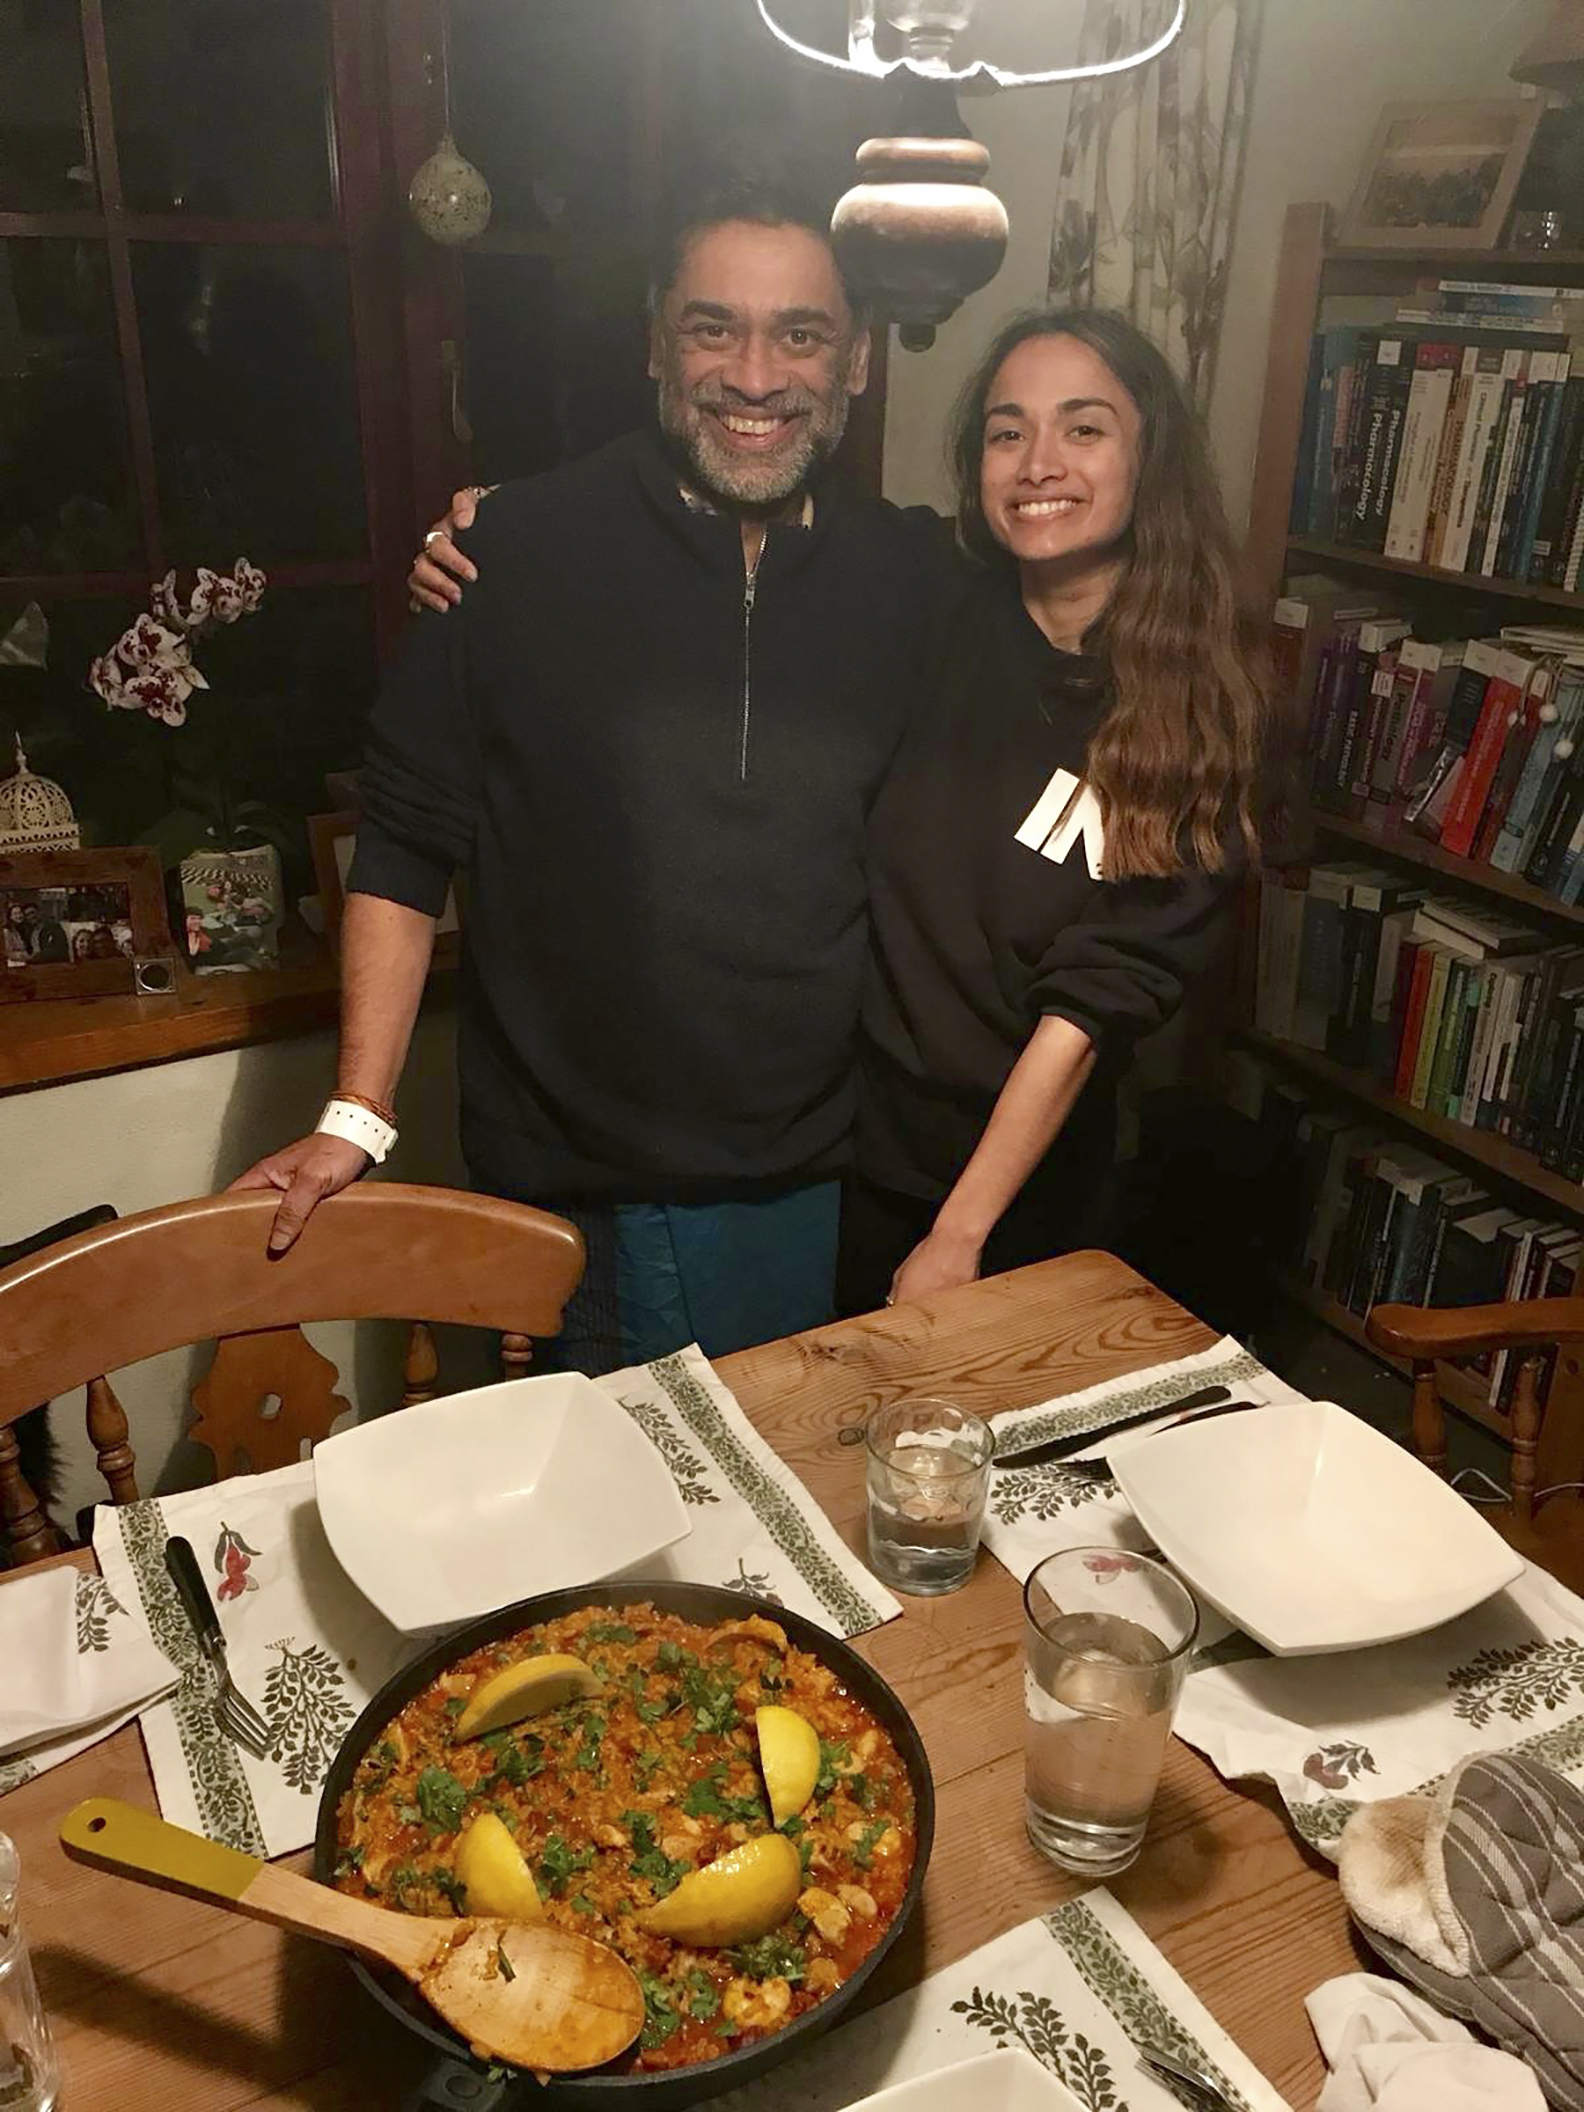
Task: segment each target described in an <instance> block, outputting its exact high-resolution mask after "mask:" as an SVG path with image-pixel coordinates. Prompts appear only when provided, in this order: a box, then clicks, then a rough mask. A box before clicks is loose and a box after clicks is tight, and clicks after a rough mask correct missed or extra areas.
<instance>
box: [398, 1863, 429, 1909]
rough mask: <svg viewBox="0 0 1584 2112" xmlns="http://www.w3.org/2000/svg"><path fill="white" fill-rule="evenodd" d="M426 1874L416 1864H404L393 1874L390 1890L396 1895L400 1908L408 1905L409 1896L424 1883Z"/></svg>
mask: <svg viewBox="0 0 1584 2112" xmlns="http://www.w3.org/2000/svg"><path fill="white" fill-rule="evenodd" d="M424 1881H425V1880H424V1873H423V1872H422V1871H421V1870H420V1869H419V1868H418V1865H417V1864H416V1863H402V1864H400V1865H399V1866H398V1868H396V1869H395V1870H393V1871H392V1872H391V1879H390V1888H391V1890H392V1892H393V1893H394V1894H395V1895H396V1901H397V1904H398V1905H399V1906H403V1907H405V1906H406V1904H407V1894H408V1893H409V1892H411V1891H413V1890H414V1889H415V1887H417V1886H418V1885H421V1884H423V1883H424Z"/></svg>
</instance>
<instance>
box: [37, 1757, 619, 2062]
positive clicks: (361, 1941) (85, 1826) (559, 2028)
mask: <svg viewBox="0 0 1584 2112" xmlns="http://www.w3.org/2000/svg"><path fill="white" fill-rule="evenodd" d="M60 1840H61V1846H62V1847H63V1848H64V1849H65V1851H66V1853H67V1854H68V1855H69V1856H70V1857H71V1859H72V1861H73V1862H77V1863H87V1864H88V1865H89V1866H90V1867H91V1868H93V1869H95V1870H108V1871H110V1872H111V1873H112V1875H114V1876H116V1877H129V1878H131V1879H132V1880H133V1881H134V1882H135V1883H137V1884H143V1885H153V1886H156V1887H157V1888H158V1889H159V1890H160V1891H162V1892H181V1893H185V1894H186V1895H187V1897H188V1898H190V1899H203V1900H209V1901H212V1902H213V1903H214V1904H215V1905H216V1906H221V1907H230V1908H231V1909H233V1911H234V1912H236V1913H238V1914H250V1915H252V1916H253V1917H254V1918H255V1919H256V1920H258V1921H268V1922H272V1923H273V1924H274V1926H275V1927H276V1928H278V1929H290V1930H292V1931H294V1932H295V1933H296V1934H297V1935H299V1936H314V1937H317V1938H318V1940H319V1941H320V1942H321V1943H333V1944H337V1945H339V1946H340V1947H341V1948H342V1949H343V1950H349V1951H361V1952H362V1953H363V1955H364V1956H365V1957H367V1958H378V1959H381V1960H383V1961H384V1963H385V1964H387V1965H393V1966H394V1967H395V1968H396V1970H397V1972H399V1973H404V1974H405V1975H406V1977H407V1978H408V1979H409V1980H410V1981H411V1982H412V1984H413V1986H414V1987H416V1988H417V1990H418V1992H419V1993H420V1994H421V1995H422V1996H423V1997H424V1999H425V2000H426V2001H427V2002H428V2003H430V2005H431V2006H432V2007H433V2008H434V2009H436V2010H438V2012H439V2013H440V2015H441V2016H442V2017H444V2018H445V2020H446V2022H447V2023H448V2024H449V2025H450V2026H451V2028H452V2029H453V2031H457V2032H460V2033H461V2035H462V2037H463V2038H464V2039H466V2040H467V2042H468V2044H469V2046H471V2047H472V2049H473V2051H474V2052H475V2053H476V2054H479V2055H480V2056H481V2057H483V2058H484V2059H486V2060H496V2061H509V2062H510V2063H511V2064H512V2065H513V2066H514V2067H518V2068H536V2069H539V2070H542V2071H547V2072H549V2071H554V2072H558V2073H564V2072H569V2071H573V2070H576V2069H581V2068H598V2067H600V2066H602V2065H603V2063H604V2062H606V2061H610V2060H614V2059H615V2058H616V2056H617V2054H619V2053H622V2052H624V2051H625V2050H626V2048H627V2047H629V2046H630V2045H631V2044H632V2042H633V2040H634V2039H635V2038H636V2037H637V2036H638V2033H639V2031H640V2030H641V2029H642V2027H643V2020H644V2000H643V1991H642V1989H641V1988H640V1987H639V1985H638V1982H637V1980H636V1979H635V1978H634V1977H633V1974H632V1972H631V1970H630V1969H629V1968H628V1966H627V1965H626V1964H625V1963H624V1962H623V1960H622V1959H620V1958H618V1957H617V1955H616V1953H615V1952H614V1951H613V1950H610V1949H608V1948H607V1947H606V1945H604V1944H602V1943H595V1942H593V1941H592V1939H591V1938H589V1937H587V1936H574V1935H569V1934H567V1933H566V1932H565V1931H564V1930H561V1929H555V1928H552V1927H550V1925H549V1924H548V1923H546V1922H521V1921H498V1920H490V1919H485V1918H484V1917H483V1916H467V1917H464V1918H463V1919H460V1920H455V1921H445V1920H441V1919H440V1918H439V1917H437V1916H431V1915H422V1914H394V1913H392V1912H391V1911H390V1910H389V1909H388V1908H386V1907H376V1906H374V1905H372V1904H371V1903H370V1902H369V1901H368V1900H366V1899H353V1898H351V1897H350V1896H349V1895H348V1894H347V1893H345V1892H335V1891H332V1890H331V1889H330V1887H329V1886H328V1885H320V1884H315V1883H314V1882H313V1880H312V1879H311V1878H306V1877H295V1876H293V1874H292V1873H291V1871H289V1870H277V1869H276V1868H274V1866H273V1865H272V1864H269V1863H265V1862H261V1861H260V1860H259V1858H258V1857H257V1856H255V1855H242V1854H239V1853H238V1851H237V1850H236V1849H235V1848H226V1847H223V1846H222V1845H221V1844H220V1843H219V1842H218V1841H206V1840H205V1839H204V1838H203V1837H202V1835H201V1834H196V1833H188V1832H187V1831H186V1829H185V1828H184V1827H181V1826H170V1825H167V1824H166V1822H165V1820H163V1819H158V1818H156V1817H155V1816H154V1814H153V1813H152V1812H149V1811H139V1810H137V1809H136V1808H135V1806H133V1805H131V1804H123V1803H121V1802H120V1800H119V1799H118V1798H115V1797H89V1798H88V1799H87V1801H86V1802H85V1803H82V1804H79V1805H78V1806H77V1808H76V1809H75V1810H74V1811H69V1812H68V1813H67V1814H66V1816H65V1818H64V1819H63V1820H62V1821H61V1830H60Z"/></svg>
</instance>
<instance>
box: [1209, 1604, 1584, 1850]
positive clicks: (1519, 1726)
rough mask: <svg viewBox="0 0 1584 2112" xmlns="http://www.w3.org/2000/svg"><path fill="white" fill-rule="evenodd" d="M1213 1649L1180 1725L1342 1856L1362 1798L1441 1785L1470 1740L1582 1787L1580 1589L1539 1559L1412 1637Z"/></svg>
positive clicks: (1229, 1772)
mask: <svg viewBox="0 0 1584 2112" xmlns="http://www.w3.org/2000/svg"><path fill="white" fill-rule="evenodd" d="M1315 1588H1316V1590H1318V1591H1323V1590H1324V1589H1325V1580H1324V1578H1318V1579H1316V1584H1315ZM1216 1656H1217V1658H1218V1659H1219V1662H1216V1663H1214V1664H1206V1663H1204V1661H1203V1659H1201V1665H1200V1669H1197V1670H1195V1671H1194V1672H1193V1673H1192V1674H1191V1676H1190V1677H1189V1679H1188V1680H1187V1682H1186V1684H1185V1685H1184V1688H1183V1695H1182V1700H1181V1702H1180V1703H1179V1704H1178V1710H1177V1725H1176V1729H1177V1735H1178V1736H1179V1737H1180V1738H1186V1739H1187V1741H1188V1743H1189V1744H1190V1745H1193V1746H1197V1747H1198V1749H1199V1751H1200V1752H1202V1753H1204V1754H1205V1755H1206V1757H1207V1758H1208V1759H1210V1760H1211V1761H1213V1762H1214V1764H1215V1765H1216V1766H1217V1767H1218V1768H1219V1769H1220V1771H1221V1773H1222V1774H1223V1775H1225V1776H1227V1777H1228V1778H1229V1779H1236V1778H1237V1777H1239V1776H1243V1777H1249V1776H1260V1777H1263V1778H1264V1779H1266V1780H1268V1781H1270V1782H1273V1783H1274V1784H1275V1786H1276V1788H1277V1790H1278V1791H1279V1792H1280V1795H1281V1798H1282V1801H1283V1803H1285V1805H1286V1806H1287V1811H1288V1815H1289V1816H1290V1818H1291V1819H1292V1822H1293V1825H1294V1826H1295V1827H1296V1828H1297V1830H1298V1832H1299V1833H1300V1834H1301V1835H1302V1836H1303V1838H1304V1839H1305V1840H1306V1841H1308V1842H1309V1844H1310V1845H1311V1847H1314V1848H1318V1849H1319V1850H1320V1852H1321V1853H1322V1854H1323V1855H1328V1856H1330V1857H1331V1858H1332V1859H1333V1861H1334V1860H1335V1858H1336V1854H1337V1844H1338V1843H1339V1841H1340V1840H1341V1838H1342V1828H1343V1827H1344V1826H1345V1825H1346V1824H1347V1821H1348V1819H1349V1817H1350V1816H1351V1815H1352V1813H1353V1812H1354V1811H1356V1810H1357V1808H1358V1806H1359V1805H1360V1804H1361V1803H1364V1802H1367V1801H1373V1800H1374V1799H1376V1798H1378V1797H1400V1796H1405V1795H1408V1794H1410V1793H1411V1792H1413V1791H1415V1790H1431V1789H1434V1788H1435V1786H1436V1784H1437V1783H1438V1782H1439V1781H1440V1780H1441V1778H1442V1776H1443V1775H1445V1774H1446V1773H1447V1771H1448V1770H1449V1769H1450V1768H1451V1767H1452V1766H1453V1765H1454V1764H1455V1763H1456V1762H1457V1761H1459V1760H1464V1759H1467V1758H1468V1757H1469V1755H1470V1754H1473V1753H1488V1752H1509V1753H1511V1752H1517V1753H1528V1754H1532V1755H1533V1756H1534V1757H1535V1758H1536V1759H1539V1760H1544V1761H1546V1762H1547V1763H1548V1764H1549V1765H1550V1766H1552V1767H1554V1768H1556V1769H1558V1770H1559V1772H1561V1773H1562V1774H1564V1775H1566V1776H1567V1778H1568V1780H1569V1781H1570V1782H1575V1783H1578V1784H1580V1785H1581V1786H1584V1600H1581V1599H1578V1598H1576V1597H1575V1596H1574V1594H1573V1593H1572V1592H1571V1591H1568V1590H1567V1589H1566V1588H1565V1587H1564V1586H1563V1585H1561V1584H1559V1583H1558V1582H1557V1581H1556V1579H1555V1578H1554V1577H1549V1576H1547V1575H1546V1573H1545V1571H1544V1570H1541V1569H1536V1568H1535V1567H1534V1566H1533V1564H1530V1565H1528V1566H1526V1568H1525V1570H1524V1573H1523V1575H1522V1576H1521V1577H1520V1578H1519V1579H1518V1581H1517V1583H1515V1584H1511V1585H1509V1586H1508V1588H1507V1589H1506V1590H1505V1591H1501V1592H1498V1593H1497V1594H1496V1596H1495V1597H1494V1598H1492V1599H1487V1600H1486V1601H1485V1603H1484V1605H1483V1606H1476V1607H1474V1608H1473V1610H1472V1611H1471V1612H1469V1613H1465V1614H1463V1615H1461V1616H1460V1617H1459V1618H1458V1619H1457V1620H1455V1621H1448V1622H1447V1623H1446V1624H1445V1625H1444V1626H1443V1627H1440V1628H1432V1629H1431V1630H1430V1632H1429V1633H1428V1634H1426V1635H1415V1636H1410V1637H1409V1638H1408V1639H1407V1640H1406V1641H1405V1642H1401V1643H1385V1644H1382V1645H1381V1646H1380V1647H1379V1648H1378V1649H1374V1650H1345V1651H1338V1652H1337V1653H1335V1654H1334V1655H1330V1656H1325V1657H1271V1656H1268V1655H1267V1654H1266V1652H1265V1651H1263V1650H1262V1649H1261V1648H1260V1646H1259V1645H1258V1644H1257V1643H1253V1642H1250V1641H1249V1640H1248V1638H1247V1637H1246V1636H1235V1637H1232V1638H1231V1639H1229V1641H1227V1642H1225V1643H1223V1644H1222V1645H1221V1646H1220V1649H1219V1650H1218V1651H1217V1653H1216Z"/></svg>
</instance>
